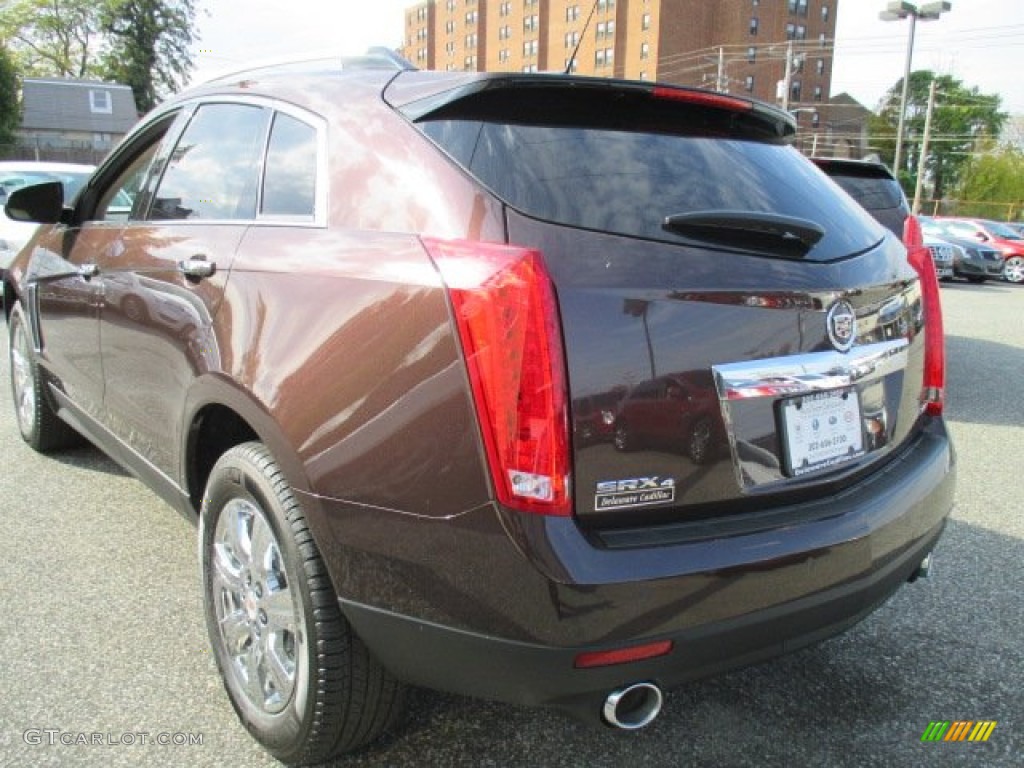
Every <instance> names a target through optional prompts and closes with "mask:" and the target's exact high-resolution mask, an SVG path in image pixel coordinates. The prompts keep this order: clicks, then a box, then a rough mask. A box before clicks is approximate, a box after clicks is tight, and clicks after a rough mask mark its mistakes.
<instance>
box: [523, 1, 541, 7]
mask: <svg viewBox="0 0 1024 768" xmlns="http://www.w3.org/2000/svg"><path fill="white" fill-rule="evenodd" d="M539 2H540V0H523V8H532V7H533V6H535V5H536V4H537V3H539Z"/></svg>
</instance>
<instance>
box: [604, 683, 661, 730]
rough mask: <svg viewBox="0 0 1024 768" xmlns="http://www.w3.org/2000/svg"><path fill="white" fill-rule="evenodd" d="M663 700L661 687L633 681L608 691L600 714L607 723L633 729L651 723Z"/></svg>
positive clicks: (624, 728)
mask: <svg viewBox="0 0 1024 768" xmlns="http://www.w3.org/2000/svg"><path fill="white" fill-rule="evenodd" d="M663 701H664V697H663V696H662V694H661V689H660V688H659V687H658V686H656V685H655V684H654V683H634V684H633V685H630V686H627V687H625V688H620V689H619V690H617V691H612V692H611V693H609V694H608V698H607V699H605V700H604V709H603V711H602V714H603V716H604V720H605V722H606V723H608V724H609V725H612V726H615V727H616V728H620V729H622V730H624V731H635V730H638V729H640V728H643V727H644V726H645V725H650V724H651V722H652V721H653V720H654V718H656V717H657V716H658V713H659V712H661V705H662V703H663Z"/></svg>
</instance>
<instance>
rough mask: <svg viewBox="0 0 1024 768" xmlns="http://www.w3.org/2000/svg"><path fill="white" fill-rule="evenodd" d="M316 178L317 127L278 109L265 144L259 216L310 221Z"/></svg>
mask: <svg viewBox="0 0 1024 768" xmlns="http://www.w3.org/2000/svg"><path fill="white" fill-rule="evenodd" d="M316 181H317V132H316V128H314V127H313V126H311V125H307V124H306V123H304V122H302V121H301V120H297V119H296V118H294V117H292V116H290V115H286V114H284V113H282V112H278V113H277V114H276V115H275V116H274V125H273V127H272V128H271V131H270V141H269V143H268V145H267V160H266V169H265V171H264V179H263V198H262V205H261V208H260V215H261V216H265V217H283V218H298V219H300V220H311V219H312V218H313V216H314V214H315V213H316Z"/></svg>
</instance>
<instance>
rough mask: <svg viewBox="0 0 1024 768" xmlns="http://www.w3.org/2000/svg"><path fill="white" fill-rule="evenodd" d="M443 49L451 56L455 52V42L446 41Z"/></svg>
mask: <svg viewBox="0 0 1024 768" xmlns="http://www.w3.org/2000/svg"><path fill="white" fill-rule="evenodd" d="M444 49H445V51H446V52H447V53H448V55H449V56H451V55H452V54H453V53H455V43H447V44H446V45H445V47H444Z"/></svg>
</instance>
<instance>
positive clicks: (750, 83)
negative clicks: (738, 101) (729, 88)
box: [743, 75, 754, 92]
mask: <svg viewBox="0 0 1024 768" xmlns="http://www.w3.org/2000/svg"><path fill="white" fill-rule="evenodd" d="M743 87H744V88H746V89H747V91H748V92H750V91H753V90H754V76H753V75H747V78H746V80H745V81H744V82H743Z"/></svg>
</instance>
